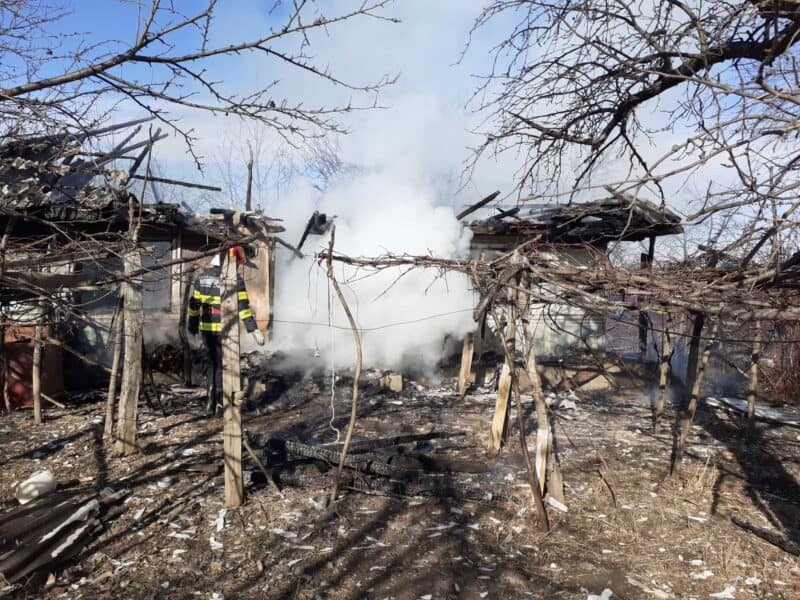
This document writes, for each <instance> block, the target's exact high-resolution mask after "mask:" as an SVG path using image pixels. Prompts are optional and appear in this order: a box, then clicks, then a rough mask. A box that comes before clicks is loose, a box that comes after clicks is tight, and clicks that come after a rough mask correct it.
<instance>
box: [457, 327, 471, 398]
mask: <svg viewBox="0 0 800 600" xmlns="http://www.w3.org/2000/svg"><path fill="white" fill-rule="evenodd" d="M474 352H475V334H474V333H472V332H470V333H468V334H467V335H466V336H465V337H464V348H463V349H462V351H461V369H460V370H459V372H458V395H459V396H461V397H462V398H463V397H464V396H465V395H466V393H467V389H468V388H469V380H470V373H471V372H472V356H473V354H474Z"/></svg>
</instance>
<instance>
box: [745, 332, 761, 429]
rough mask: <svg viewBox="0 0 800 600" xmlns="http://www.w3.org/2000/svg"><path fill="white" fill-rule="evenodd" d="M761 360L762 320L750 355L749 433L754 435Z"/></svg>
mask: <svg viewBox="0 0 800 600" xmlns="http://www.w3.org/2000/svg"><path fill="white" fill-rule="evenodd" d="M759 360H761V321H756V336H755V341H754V342H753V353H752V355H751V356H750V389H749V390H748V393H747V435H748V436H752V435H753V432H754V431H755V424H756V400H757V398H758V361H759Z"/></svg>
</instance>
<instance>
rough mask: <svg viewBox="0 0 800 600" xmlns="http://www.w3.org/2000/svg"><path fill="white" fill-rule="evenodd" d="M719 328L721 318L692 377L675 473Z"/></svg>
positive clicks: (712, 331)
mask: <svg viewBox="0 0 800 600" xmlns="http://www.w3.org/2000/svg"><path fill="white" fill-rule="evenodd" d="M718 329H719V319H717V321H716V322H715V323H714V327H713V328H712V330H711V335H710V336H709V338H708V341H707V342H706V346H705V350H704V351H703V360H702V362H701V363H700V366H699V368H698V370H697V373H696V374H695V376H694V377H693V378H692V379H693V383H692V392H691V397H690V400H689V406H688V408H687V409H686V413H685V414H684V415H683V419H682V422H681V429H680V436H679V437H678V443H677V447H676V448H675V456H674V459H673V461H672V472H673V473H676V472H677V471H678V469H679V467H680V462H681V459H682V458H683V453H684V451H685V449H686V439H687V438H688V437H689V429H690V428H691V426H692V422H693V421H694V415H695V413H696V412H697V405H698V402H699V398H700V388H701V386H702V385H703V376H704V375H705V371H706V367H707V366H708V359H709V358H710V357H711V347H712V346H713V345H714V338H715V337H716V336H717V331H718ZM698 335H699V334H698ZM698 339H699V338H698ZM692 341H694V340H692Z"/></svg>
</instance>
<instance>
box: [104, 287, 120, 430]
mask: <svg viewBox="0 0 800 600" xmlns="http://www.w3.org/2000/svg"><path fill="white" fill-rule="evenodd" d="M122 296H123V291H122V290H120V296H119V301H118V302H117V310H116V311H115V312H114V331H113V332H112V334H111V339H112V341H113V343H114V355H113V358H112V359H111V376H110V377H109V379H108V394H107V395H106V420H105V423H104V425H103V436H105V437H106V438H110V437H111V436H112V434H113V433H114V401H115V400H116V398H117V373H119V361H120V358H121V357H122V344H123V339H122V314H123V313H122V306H123V301H124V300H123V297H122Z"/></svg>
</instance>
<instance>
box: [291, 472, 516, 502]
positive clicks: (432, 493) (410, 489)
mask: <svg viewBox="0 0 800 600" xmlns="http://www.w3.org/2000/svg"><path fill="white" fill-rule="evenodd" d="M278 480H279V481H280V483H281V484H282V485H290V486H297V487H314V488H324V487H328V486H330V485H331V484H332V483H333V476H331V475H318V476H313V477H312V476H308V475H298V474H295V473H286V472H282V473H279V474H278ZM341 487H342V489H349V490H353V491H356V492H363V493H368V494H379V495H387V496H418V497H423V498H431V497H432V498H450V499H452V500H456V501H459V502H481V503H488V504H495V503H498V502H519V498H517V497H516V496H512V495H510V494H504V493H502V492H491V491H486V490H483V489H473V488H470V487H468V486H466V485H464V484H463V483H459V482H455V481H452V480H447V479H442V478H440V477H437V478H435V479H427V480H425V481H415V482H408V481H390V480H386V479H376V478H364V477H349V476H347V475H345V476H344V477H342V481H341Z"/></svg>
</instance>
